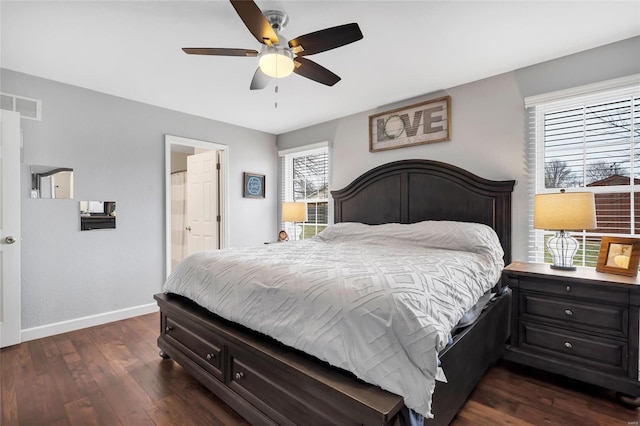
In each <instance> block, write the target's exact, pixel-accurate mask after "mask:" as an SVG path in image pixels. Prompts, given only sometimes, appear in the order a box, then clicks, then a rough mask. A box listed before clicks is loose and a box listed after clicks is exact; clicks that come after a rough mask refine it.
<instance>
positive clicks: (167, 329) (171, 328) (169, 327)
mask: <svg viewBox="0 0 640 426" xmlns="http://www.w3.org/2000/svg"><path fill="white" fill-rule="evenodd" d="M171 330H173V327H171V326H170V325H168V326H166V327H165V328H164V331H165V332H166V333H168V332H170V331H171Z"/></svg>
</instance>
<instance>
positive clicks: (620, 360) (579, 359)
mask: <svg viewBox="0 0 640 426" xmlns="http://www.w3.org/2000/svg"><path fill="white" fill-rule="evenodd" d="M520 347H521V348H523V349H524V348H526V349H527V350H529V351H531V352H533V351H538V352H543V353H546V354H547V355H549V356H550V357H554V358H556V359H564V360H567V361H570V362H572V363H576V364H582V365H585V366H587V367H592V368H593V367H597V368H598V369H599V370H606V371H607V372H609V373H612V374H616V375H621V376H625V375H626V374H627V352H628V347H627V343H626V342H624V341H618V340H613V339H604V338H597V337H594V336H590V335H587V334H581V333H574V332H570V331H565V330H561V329H557V328H552V327H546V326H541V325H538V324H531V323H528V322H525V321H522V322H520Z"/></svg>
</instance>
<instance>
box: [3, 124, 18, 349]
mask: <svg viewBox="0 0 640 426" xmlns="http://www.w3.org/2000/svg"><path fill="white" fill-rule="evenodd" d="M0 128H1V130H0V189H1V192H2V198H1V202H0V289H1V290H0V298H1V299H0V347H2V348H4V347H6V346H10V345H15V344H16V343H20V306H21V305H20V303H21V301H20V114H19V113H17V112H10V111H0Z"/></svg>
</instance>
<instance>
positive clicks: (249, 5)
mask: <svg viewBox="0 0 640 426" xmlns="http://www.w3.org/2000/svg"><path fill="white" fill-rule="evenodd" d="M231 5H232V6H233V8H234V9H235V10H236V12H237V13H238V16H240V19H242V22H244V24H245V25H246V26H247V28H248V29H249V31H251V34H253V36H254V37H255V38H256V40H258V41H259V42H260V43H262V44H278V36H277V35H276V32H275V31H274V30H273V28H271V25H269V21H267V18H265V17H264V15H263V14H262V11H261V10H260V8H259V7H258V5H256V4H255V3H254V2H253V1H252V0H231Z"/></svg>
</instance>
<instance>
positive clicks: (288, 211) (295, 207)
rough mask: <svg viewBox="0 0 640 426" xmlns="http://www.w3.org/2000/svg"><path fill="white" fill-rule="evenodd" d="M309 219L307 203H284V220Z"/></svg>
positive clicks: (299, 220) (303, 220) (302, 220)
mask: <svg viewBox="0 0 640 426" xmlns="http://www.w3.org/2000/svg"><path fill="white" fill-rule="evenodd" d="M306 220H307V203H296V202H286V203H282V221H283V222H305V221H306Z"/></svg>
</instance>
